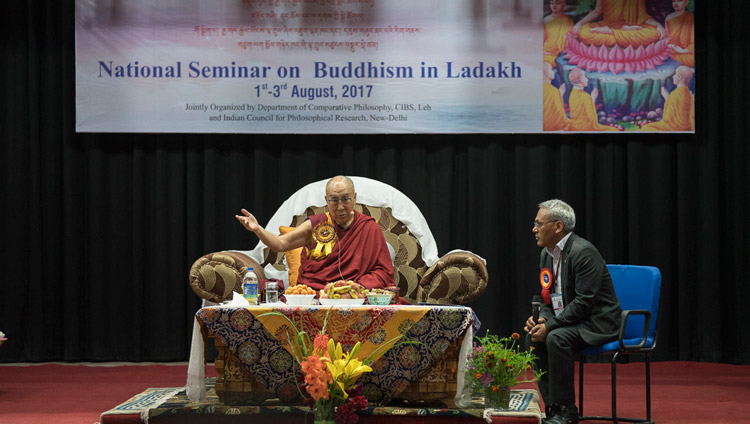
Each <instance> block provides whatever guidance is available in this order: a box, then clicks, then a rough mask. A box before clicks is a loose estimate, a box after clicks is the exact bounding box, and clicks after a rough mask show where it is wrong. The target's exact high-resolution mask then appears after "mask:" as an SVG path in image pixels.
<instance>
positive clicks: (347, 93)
mask: <svg viewBox="0 0 750 424" xmlns="http://www.w3.org/2000/svg"><path fill="white" fill-rule="evenodd" d="M599 1H604V0H599ZM634 1H641V2H643V1H645V0H634ZM545 10H546V13H547V18H549V17H550V16H551V13H550V8H549V6H548V5H546V2H543V1H541V0H536V1H532V0H529V1H522V2H517V1H513V0H472V1H445V0H408V1H405V0H190V1H186V0H129V1H127V2H120V1H115V0H77V1H76V90H77V93H76V107H77V110H76V129H77V131H79V132H182V133H511V132H519V133H529V132H543V131H545V130H548V131H558V130H562V131H604V130H607V131H609V130H612V131H614V130H620V131H623V130H634V129H635V130H640V126H638V127H637V128H636V127H633V126H632V125H631V126H623V125H620V124H623V123H624V122H625V121H622V119H625V120H627V119H626V118H625V117H624V116H618V115H616V114H613V113H611V112H610V110H614V111H615V112H617V113H620V114H622V110H623V109H624V108H623V106H622V105H620V104H619V103H617V102H618V101H619V100H618V97H617V96H621V94H618V93H621V91H622V90H621V88H620V87H618V86H617V84H614V83H611V82H610V83H608V84H609V85H607V83H605V82H604V79H603V78H602V75H605V74H612V75H615V76H616V75H617V74H618V73H620V72H623V71H622V69H625V68H624V67H623V68H622V69H620V68H619V65H618V66H617V67H616V66H614V65H612V66H611V69H609V68H607V66H609V65H608V64H604V65H600V64H598V63H597V64H596V66H598V67H599V68H601V69H599V68H597V67H596V66H594V67H593V68H590V67H589V68H587V67H586V66H585V65H587V64H588V63H589V62H583V61H582V60H583V59H585V58H583V59H582V58H581V55H580V54H579V53H580V51H579V50H584V51H585V52H588V48H589V47H588V46H587V45H585V44H581V43H577V44H574V45H573V44H571V46H573V47H575V48H576V50H575V51H572V50H571V51H570V52H569V51H566V50H564V49H560V50H559V51H554V52H552V53H550V52H548V51H546V50H543V45H544V46H545V47H546V46H547V44H545V36H546V33H547V31H545V27H544V25H545V23H544V21H545V20H549V19H545ZM564 12H567V13H568V14H571V12H573V10H572V9H570V8H569V9H568V10H567V11H564ZM581 17H582V15H579V16H575V18H576V19H580V18H581ZM600 19H603V18H600ZM566 31H567V32H570V30H569V29H568V30H566ZM571 34H572V33H571ZM576 42H577V40H576ZM665 43H666V42H665ZM665 45H666V44H665ZM664 48H666V47H664ZM664 48H662V53H663V50H664ZM652 50H653V49H652ZM566 53H567V56H566ZM573 53H575V54H577V55H578V56H572V54H573ZM662 56H664V60H667V61H669V62H670V63H672V62H674V61H673V60H671V59H669V57H668V55H664V54H662ZM543 59H544V60H543ZM545 61H546V62H545ZM547 62H549V63H550V65H552V69H553V71H552V72H553V73H556V76H555V79H554V80H553V81H551V82H550V83H551V84H553V85H555V88H559V86H566V87H567V88H568V89H567V90H565V89H563V90H561V91H563V92H562V94H561V96H560V100H561V102H558V103H560V104H564V106H562V107H563V108H564V110H563V111H562V112H559V111H558V112H549V111H547V110H546V109H547V103H549V102H548V101H546V100H545V101H543V88H544V83H545V82H547V81H546V79H545V78H544V71H545V69H546V68H545V67H546V66H547V65H544V63H547ZM572 62H576V63H577V64H575V63H572ZM662 62H663V61H662ZM639 63H640V62H639ZM644 63H645V62H644ZM674 63H676V62H674ZM582 65H583V70H584V71H585V75H586V76H588V77H589V80H592V81H594V82H595V84H592V86H589V87H586V88H583V90H584V91H586V92H587V93H586V94H587V95H588V96H589V97H585V96H584V101H586V102H588V103H592V107H591V108H589V109H586V110H585V111H583V112H581V113H585V114H587V116H586V117H587V118H590V117H591V114H592V113H593V116H594V118H593V121H594V122H597V120H598V122H600V123H601V125H602V126H601V127H599V126H593V127H591V128H586V127H582V126H580V125H579V126H577V127H574V126H573V125H571V124H569V123H570V121H571V120H572V118H573V116H572V114H574V113H578V110H577V109H576V110H575V111H574V110H572V109H573V108H572V107H569V106H568V100H569V97H570V96H571V95H572V93H574V94H578V92H577V91H575V90H576V89H578V90H580V89H581V87H578V86H574V84H573V83H572V82H571V81H570V80H569V78H568V74H569V72H570V70H571V69H572V68H576V67H582ZM655 65H656V66H659V65H662V66H663V64H660V63H656V64H655ZM602 66H603V68H602ZM652 68H654V67H653V66H652ZM675 68H676V66H672V67H671V68H669V69H666V68H665V69H662V70H661V71H660V72H661V73H662V74H664V75H661V76H660V77H659V78H658V81H659V85H660V86H663V85H666V84H667V83H669V80H670V76H671V74H672V73H674V69H675ZM654 69H657V68H654ZM627 70H628V71H629V72H630V73H633V74H637V73H648V72H651V71H653V69H651V70H649V69H645V68H644V69H640V68H637V67H636V66H635V65H633V66H631V67H630V68H628V69H627ZM620 79H623V80H625V78H622V75H621V76H620ZM665 81H666V83H665ZM579 85H580V84H579ZM593 89H597V92H596V94H598V95H599V97H598V103H599V104H597V96H592V95H593V94H594V93H593V92H592V91H593ZM564 91H567V93H566V92H564ZM544 93H545V94H544V96H547V91H544ZM662 97H663V96H662V95H661V94H660V93H659V90H657V91H656V92H655V93H651V95H649V96H646V98H645V101H643V102H641V103H643V104H640V105H638V107H634V108H631V107H630V106H628V108H627V112H629V113H631V114H632V112H633V110H636V113H641V112H642V115H643V117H642V118H643V119H646V114H647V110H646V109H649V110H654V111H656V112H658V113H661V112H659V107H658V106H663V104H664V102H665V99H666V97H664V99H662ZM590 98H591V99H590ZM576 99H578V98H576ZM576 101H578V100H576ZM660 102H661V104H658V103H660ZM588 103H587V105H588ZM592 110H593V111H594V112H592ZM618 110H619V112H618ZM604 111H606V113H605V112H604ZM552 113H558V115H557V116H552V117H550V116H551V114H552ZM559 113H562V114H563V115H564V116H560V115H559ZM597 113H598V115H599V116H598V117H597V116H596V115H597ZM615 118H617V119H620V120H616V119H615ZM652 118H653V119H652V120H653V121H657V120H659V118H661V115H658V116H657V115H654V116H653V117H652ZM608 119H609V120H610V121H612V122H607V120H608ZM633 119H635V117H633ZM589 120H590V119H589ZM545 121H546V122H548V123H551V122H553V121H554V122H557V121H560V122H562V123H563V124H560V125H561V126H560V127H559V128H547V127H548V126H549V125H545ZM558 123H559V122H558ZM550 125H551V124H550ZM662 130H663V129H662Z"/></svg>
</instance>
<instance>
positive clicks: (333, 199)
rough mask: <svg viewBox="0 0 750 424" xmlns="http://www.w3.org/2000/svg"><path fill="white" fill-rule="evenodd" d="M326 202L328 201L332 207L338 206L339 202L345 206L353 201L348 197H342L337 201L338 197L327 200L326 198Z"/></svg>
mask: <svg viewBox="0 0 750 424" xmlns="http://www.w3.org/2000/svg"><path fill="white" fill-rule="evenodd" d="M326 200H328V203H330V204H332V205H338V204H339V202H341V203H343V204H345V205H348V204H349V203H351V202H352V200H354V199H352V198H351V197H349V196H344V197H342V198H341V199H339V198H338V197H329V198H328V199H326Z"/></svg>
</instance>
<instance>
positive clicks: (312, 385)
mask: <svg viewBox="0 0 750 424" xmlns="http://www.w3.org/2000/svg"><path fill="white" fill-rule="evenodd" d="M300 366H301V368H302V371H303V372H304V373H305V383H307V393H309V394H310V396H311V397H312V398H313V399H314V400H316V401H318V400H320V399H328V397H329V394H328V385H329V384H331V383H333V378H332V377H331V374H330V373H329V372H328V368H327V367H326V366H325V364H324V363H323V361H321V360H320V358H319V357H318V355H315V354H312V355H310V356H308V357H307V358H306V359H305V360H303V361H302V362H301V363H300Z"/></svg>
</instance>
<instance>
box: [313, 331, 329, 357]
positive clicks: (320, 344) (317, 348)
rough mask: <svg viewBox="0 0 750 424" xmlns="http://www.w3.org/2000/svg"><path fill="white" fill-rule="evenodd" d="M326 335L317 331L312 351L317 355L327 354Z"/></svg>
mask: <svg viewBox="0 0 750 424" xmlns="http://www.w3.org/2000/svg"><path fill="white" fill-rule="evenodd" d="M328 339H329V337H328V335H327V334H326V335H323V334H320V333H318V335H317V336H315V340H313V352H314V353H315V354H316V355H319V356H328Z"/></svg>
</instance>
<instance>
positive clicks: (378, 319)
mask: <svg viewBox="0 0 750 424" xmlns="http://www.w3.org/2000/svg"><path fill="white" fill-rule="evenodd" d="M272 310H276V311H279V312H281V313H282V314H284V315H285V316H286V317H287V318H289V319H290V320H291V321H292V322H294V323H295V325H296V326H297V328H298V329H301V328H300V326H301V327H302V328H304V330H305V331H306V332H307V333H308V334H310V335H311V337H314V336H315V335H316V334H317V333H318V332H319V331H320V330H321V328H322V327H323V322H324V320H325V319H326V315H328V324H327V326H326V333H327V334H329V335H330V336H331V337H332V338H333V339H334V340H335V341H337V342H340V343H341V344H342V346H343V347H344V350H349V349H351V348H352V347H353V346H354V344H355V343H356V342H357V341H359V342H361V343H362V345H361V348H360V354H358V356H359V357H360V358H364V357H366V356H367V355H368V354H369V353H370V352H372V351H374V350H375V349H377V347H378V346H380V345H382V344H383V343H386V342H388V341H389V340H391V339H392V338H393V337H394V336H397V335H399V334H404V335H405V336H406V338H408V339H409V340H412V341H416V342H420V343H417V344H402V345H400V346H397V347H395V348H393V349H390V350H389V351H388V352H387V353H386V354H385V355H384V356H383V357H382V358H380V359H379V360H378V361H376V362H375V363H374V364H373V365H372V368H373V371H372V372H370V373H365V374H364V375H363V376H362V377H360V380H359V381H360V382H362V383H363V386H364V394H365V395H366V396H367V398H368V399H369V400H370V401H371V402H374V403H381V404H385V403H388V402H389V401H390V400H392V399H394V398H395V397H397V395H398V394H399V393H400V392H401V391H403V390H404V389H405V388H406V387H407V386H409V384H411V383H412V382H413V381H415V380H416V379H417V378H419V376H420V374H422V373H423V372H424V371H425V370H427V369H428V368H430V366H431V365H432V364H433V362H435V361H436V359H437V358H439V357H440V356H441V355H442V354H443V353H444V352H445V350H446V348H447V347H448V346H449V345H451V343H454V342H455V341H457V340H460V339H461V338H462V337H463V336H464V334H466V333H467V329H469V328H470V327H471V326H472V324H476V325H478V320H477V319H476V315H475V314H474V311H473V310H472V309H471V308H469V307H465V306H421V305H420V306H416V305H389V306H385V307H373V306H351V307H336V306H334V307H331V306H304V307H300V306H278V307H275V308H270V307H264V306H250V307H227V306H215V307H206V308H202V309H200V310H199V311H198V313H197V314H196V317H197V318H198V321H199V322H200V324H201V326H202V328H203V330H204V331H206V332H207V334H208V335H210V336H214V337H217V338H219V339H221V341H222V342H223V343H224V344H226V346H227V348H228V349H229V350H230V351H231V352H232V353H233V354H234V355H235V356H237V358H239V360H240V361H241V362H242V363H243V364H244V365H245V366H247V367H248V370H249V371H250V373H251V374H252V375H253V377H255V378H256V379H257V380H259V381H260V382H261V383H262V384H264V385H265V386H266V387H267V388H268V389H269V390H271V391H273V392H274V393H276V394H277V395H278V397H279V398H280V399H288V398H289V397H290V396H293V395H294V393H296V392H297V375H296V372H298V371H299V365H298V364H296V361H295V359H294V358H293V356H292V355H291V353H290V350H289V343H288V334H289V332H288V330H289V328H288V326H289V323H288V321H287V320H285V319H284V318H282V317H278V316H268V315H266V316H261V315H263V314H264V313H267V312H270V311H272ZM329 311H330V314H329ZM469 334H473V331H469ZM402 340H403V339H402ZM469 342H470V340H469ZM459 368H462V367H459ZM454 372H458V370H454Z"/></svg>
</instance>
